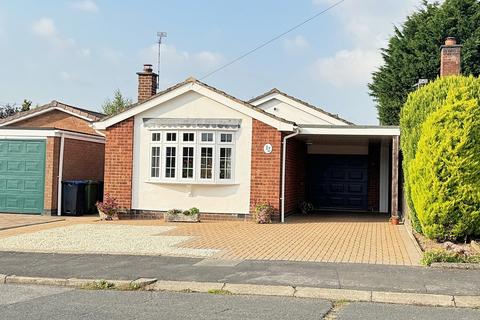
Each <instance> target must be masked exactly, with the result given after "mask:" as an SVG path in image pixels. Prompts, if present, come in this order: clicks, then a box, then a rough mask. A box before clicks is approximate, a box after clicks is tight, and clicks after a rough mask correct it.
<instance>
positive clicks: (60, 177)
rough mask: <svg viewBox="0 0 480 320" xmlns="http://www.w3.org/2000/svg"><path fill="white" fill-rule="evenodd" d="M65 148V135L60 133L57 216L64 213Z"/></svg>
mask: <svg viewBox="0 0 480 320" xmlns="http://www.w3.org/2000/svg"><path fill="white" fill-rule="evenodd" d="M64 149H65V136H64V134H63V132H61V133H60V154H59V156H58V182H57V216H61V215H62V180H63V150H64Z"/></svg>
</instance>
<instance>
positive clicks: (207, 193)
mask: <svg viewBox="0 0 480 320" xmlns="http://www.w3.org/2000/svg"><path fill="white" fill-rule="evenodd" d="M143 118H207V119H214V118H222V119H241V120H242V124H241V128H240V129H239V130H238V131H236V132H235V140H236V144H235V152H234V168H235V170H234V177H235V181H234V183H233V184H229V185H225V184H218V185H215V184H211V185H209V184H185V183H161V182H150V181H149V180H150V179H149V174H150V130H148V129H147V128H145V127H144V126H143ZM134 126H135V129H134V148H133V178H132V179H133V181H132V209H138V210H158V211H164V210H169V209H173V208H178V209H189V208H191V207H197V208H199V209H200V211H201V212H206V213H245V214H247V213H249V211H250V210H249V208H250V163H251V149H252V148H251V147H252V146H251V141H252V119H251V118H250V117H248V116H246V115H244V114H242V113H239V112H238V111H235V110H233V109H231V108H229V107H227V106H225V105H223V104H220V103H218V102H216V101H214V100H211V99H209V98H207V97H204V96H202V95H200V94H198V93H196V92H187V93H185V94H183V95H181V96H178V97H177V98H174V99H172V100H169V101H167V102H165V103H163V104H161V105H159V106H157V107H154V108H151V109H149V110H147V111H145V112H143V113H140V114H138V115H136V116H135V124H134Z"/></svg>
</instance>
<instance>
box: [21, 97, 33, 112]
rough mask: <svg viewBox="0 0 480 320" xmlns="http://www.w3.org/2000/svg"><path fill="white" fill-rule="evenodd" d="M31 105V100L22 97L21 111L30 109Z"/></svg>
mask: <svg viewBox="0 0 480 320" xmlns="http://www.w3.org/2000/svg"><path fill="white" fill-rule="evenodd" d="M31 106H32V101H30V100H27V99H23V102H22V109H21V111H28V110H30V107H31Z"/></svg>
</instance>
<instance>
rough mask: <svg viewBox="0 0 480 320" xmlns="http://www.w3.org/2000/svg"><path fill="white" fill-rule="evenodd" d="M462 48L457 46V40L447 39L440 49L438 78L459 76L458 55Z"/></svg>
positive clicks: (459, 61)
mask: <svg viewBox="0 0 480 320" xmlns="http://www.w3.org/2000/svg"><path fill="white" fill-rule="evenodd" d="M461 51H462V46H461V45H459V44H457V40H456V39H455V38H453V37H448V38H447V39H446V40H445V45H443V46H441V47H440V76H441V77H443V76H458V75H460V72H461V69H460V63H461V60H460V54H461Z"/></svg>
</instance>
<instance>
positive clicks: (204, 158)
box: [200, 147, 213, 179]
mask: <svg viewBox="0 0 480 320" xmlns="http://www.w3.org/2000/svg"><path fill="white" fill-rule="evenodd" d="M212 170H213V148H210V147H204V148H202V149H201V156H200V179H212Z"/></svg>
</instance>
